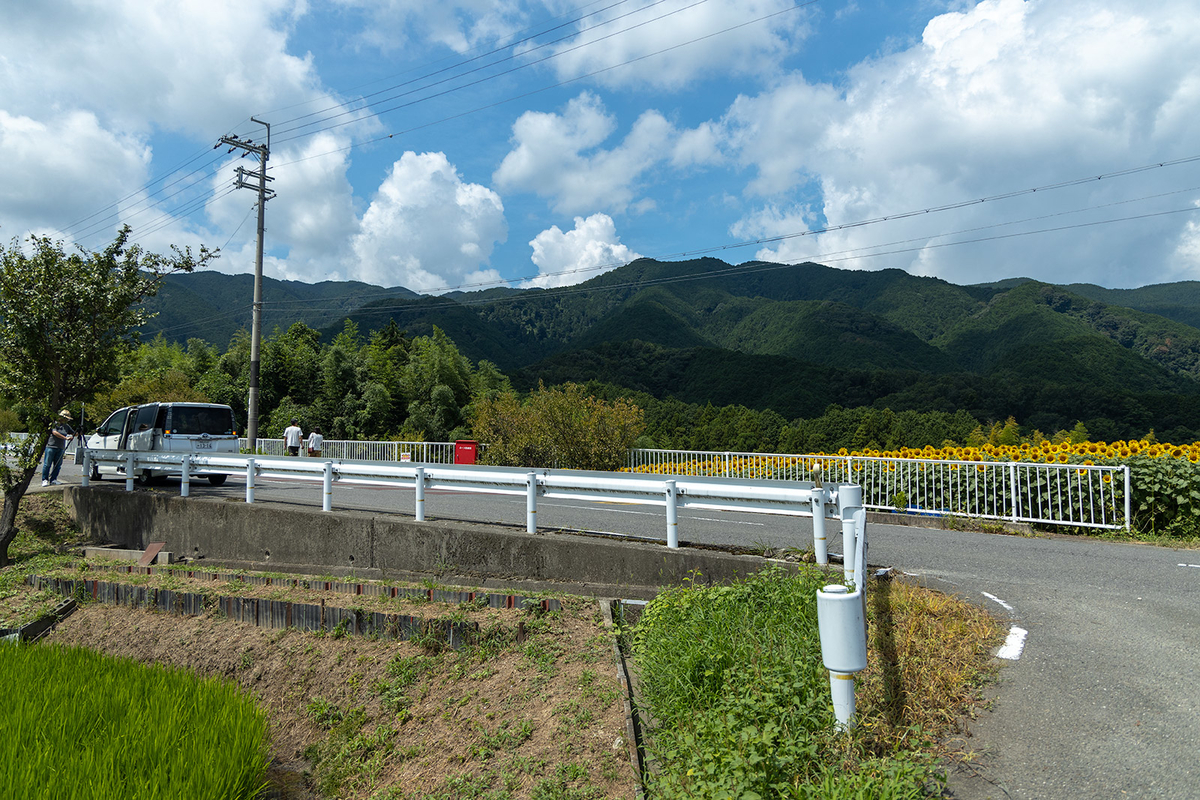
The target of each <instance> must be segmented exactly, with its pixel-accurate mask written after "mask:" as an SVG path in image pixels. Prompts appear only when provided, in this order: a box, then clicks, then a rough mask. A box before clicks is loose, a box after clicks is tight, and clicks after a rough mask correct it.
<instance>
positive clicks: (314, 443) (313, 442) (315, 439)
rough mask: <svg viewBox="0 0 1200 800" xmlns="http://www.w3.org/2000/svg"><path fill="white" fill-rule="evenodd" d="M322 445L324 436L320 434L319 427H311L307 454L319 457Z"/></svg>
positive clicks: (323, 444)
mask: <svg viewBox="0 0 1200 800" xmlns="http://www.w3.org/2000/svg"><path fill="white" fill-rule="evenodd" d="M324 446H325V437H324V436H322V435H321V429H320V428H313V429H312V433H310V434H309V435H308V454H309V455H310V456H312V457H313V458H320V457H321V449H322V448H323V447H324Z"/></svg>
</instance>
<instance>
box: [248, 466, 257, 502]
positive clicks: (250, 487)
mask: <svg viewBox="0 0 1200 800" xmlns="http://www.w3.org/2000/svg"><path fill="white" fill-rule="evenodd" d="M254 472H255V466H254V459H253V458H248V459H246V502H247V503H253V502H254Z"/></svg>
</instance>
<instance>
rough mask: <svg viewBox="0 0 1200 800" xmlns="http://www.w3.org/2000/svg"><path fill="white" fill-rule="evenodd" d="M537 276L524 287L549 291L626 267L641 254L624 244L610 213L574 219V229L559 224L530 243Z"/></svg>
mask: <svg viewBox="0 0 1200 800" xmlns="http://www.w3.org/2000/svg"><path fill="white" fill-rule="evenodd" d="M529 246H530V247H532V248H533V256H532V258H533V263H534V264H536V265H537V268H538V276H537V277H536V278H534V279H532V280H530V281H527V282H525V283H524V284H523V286H524V287H526V288H528V287H539V288H542V289H549V288H552V287H555V286H570V285H572V284H575V283H580V282H582V281H585V280H587V279H589V278H594V277H596V276H597V275H601V274H603V273H605V272H608V271H609V270H611V269H616V268H617V267H621V266H624V265H625V264H628V263H629V262H630V261H633V260H634V259H637V258H641V255H639V254H638V253H635V252H634V251H632V250H630V249H629V248H628V247H626V246H625V245H623V244H621V238H620V237H619V236H617V228H616V225H615V224H614V223H613V221H612V217H610V216H608V215H607V214H592V215H591V216H590V217H588V218H587V219H584V218H583V217H576V218H575V227H574V228H573V229H572V230H569V231H566V232H564V231H562V230H561V229H560V228H559V227H558V226H557V225H552V226H551V227H550V228H549V229H547V230H544V231H542V232H541V233H539V234H538V235H537V236H535V237H534V239H533V241H531V242H530V243H529Z"/></svg>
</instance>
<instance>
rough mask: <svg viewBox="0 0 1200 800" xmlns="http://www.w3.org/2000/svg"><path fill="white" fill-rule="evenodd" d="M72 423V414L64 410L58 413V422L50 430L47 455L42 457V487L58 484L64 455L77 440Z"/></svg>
mask: <svg viewBox="0 0 1200 800" xmlns="http://www.w3.org/2000/svg"><path fill="white" fill-rule="evenodd" d="M70 421H71V412H70V411H68V410H67V409H65V408H64V409H63V410H62V411H60V412H58V420H57V421H56V422H55V423H54V426H53V427H52V428H50V439H49V440H48V441H47V442H46V453H45V455H44V456H42V486H53V485H55V484H57V483H58V471H59V470H60V469H62V462H63V454H64V453H66V452H67V445H68V444H70V442H71V440H72V439H74V438H75V431H74V430H72V429H71V426H70V425H69V424H68V423H70Z"/></svg>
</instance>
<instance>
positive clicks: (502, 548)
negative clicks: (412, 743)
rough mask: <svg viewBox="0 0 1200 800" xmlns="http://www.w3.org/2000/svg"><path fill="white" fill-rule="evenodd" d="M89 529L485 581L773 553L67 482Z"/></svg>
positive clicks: (272, 566)
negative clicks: (734, 552) (735, 551)
mask: <svg viewBox="0 0 1200 800" xmlns="http://www.w3.org/2000/svg"><path fill="white" fill-rule="evenodd" d="M64 498H65V500H66V503H67V506H68V507H69V508H70V509H71V511H72V513H73V514H74V516H75V519H76V520H77V522H78V523H79V525H80V527H81V528H82V529H83V531H84V532H85V533H87V534H89V535H90V536H93V537H95V538H97V539H99V540H101V541H107V542H112V543H115V544H118V545H121V546H123V547H129V548H138V549H144V548H145V547H146V546H147V545H148V544H149V543H150V542H165V543H166V547H165V549H166V550H170V551H172V552H173V553H174V554H175V557H176V558H187V559H192V560H195V561H196V562H197V563H198V564H199V565H207V566H218V565H219V566H226V567H233V568H243V569H254V570H262V571H275V572H296V573H302V574H327V575H356V576H361V577H364V578H393V579H408V580H411V579H418V580H419V579H422V578H426V577H430V576H436V577H437V580H438V581H439V582H442V583H458V584H462V585H468V586H479V587H488V588H495V587H519V588H523V589H532V590H539V589H541V590H560V591H565V592H571V593H579V594H590V595H596V596H604V597H630V598H645V597H651V596H653V595H654V594H655V592H656V591H657V590H658V588H660V587H663V586H669V585H674V584H678V583H681V582H682V581H683V580H684V579H685V578H688V577H691V576H692V573H693V572H698V573H699V574H700V576H702V579H703V580H704V581H707V582H722V581H728V580H731V579H734V578H737V577H744V576H746V575H748V574H750V573H752V572H755V571H757V570H759V569H761V568H762V567H763V566H764V565H765V564H766V563H768V562H767V561H766V559H762V558H758V557H755V556H742V555H730V554H728V553H721V552H717V551H710V550H697V549H691V548H680V549H678V550H669V549H668V548H666V547H665V546H660V545H654V544H643V543H636V542H622V541H611V540H607V539H603V538H596V537H588V536H576V535H570V534H552V533H547V534H536V535H530V534H527V533H525V532H524V530H520V529H515V528H510V527H504V526H499V525H477V524H468V523H456V522H445V521H441V522H415V521H413V520H412V519H409V518H405V517H402V516H392V515H376V514H369V513H363V512H354V511H334V512H329V513H325V512H321V511H309V510H305V509H296V508H291V507H287V506H282V505H276V504H271V503H254V504H247V503H243V502H237V501H230V500H205V499H194V498H182V497H178V496H174V495H168V494H165V493H162V494H160V493H157V492H152V491H137V492H125V491H122V490H120V489H117V488H116V487H112V488H108V487H89V488H87V489H84V488H82V487H77V486H68V487H65V491H64Z"/></svg>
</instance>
